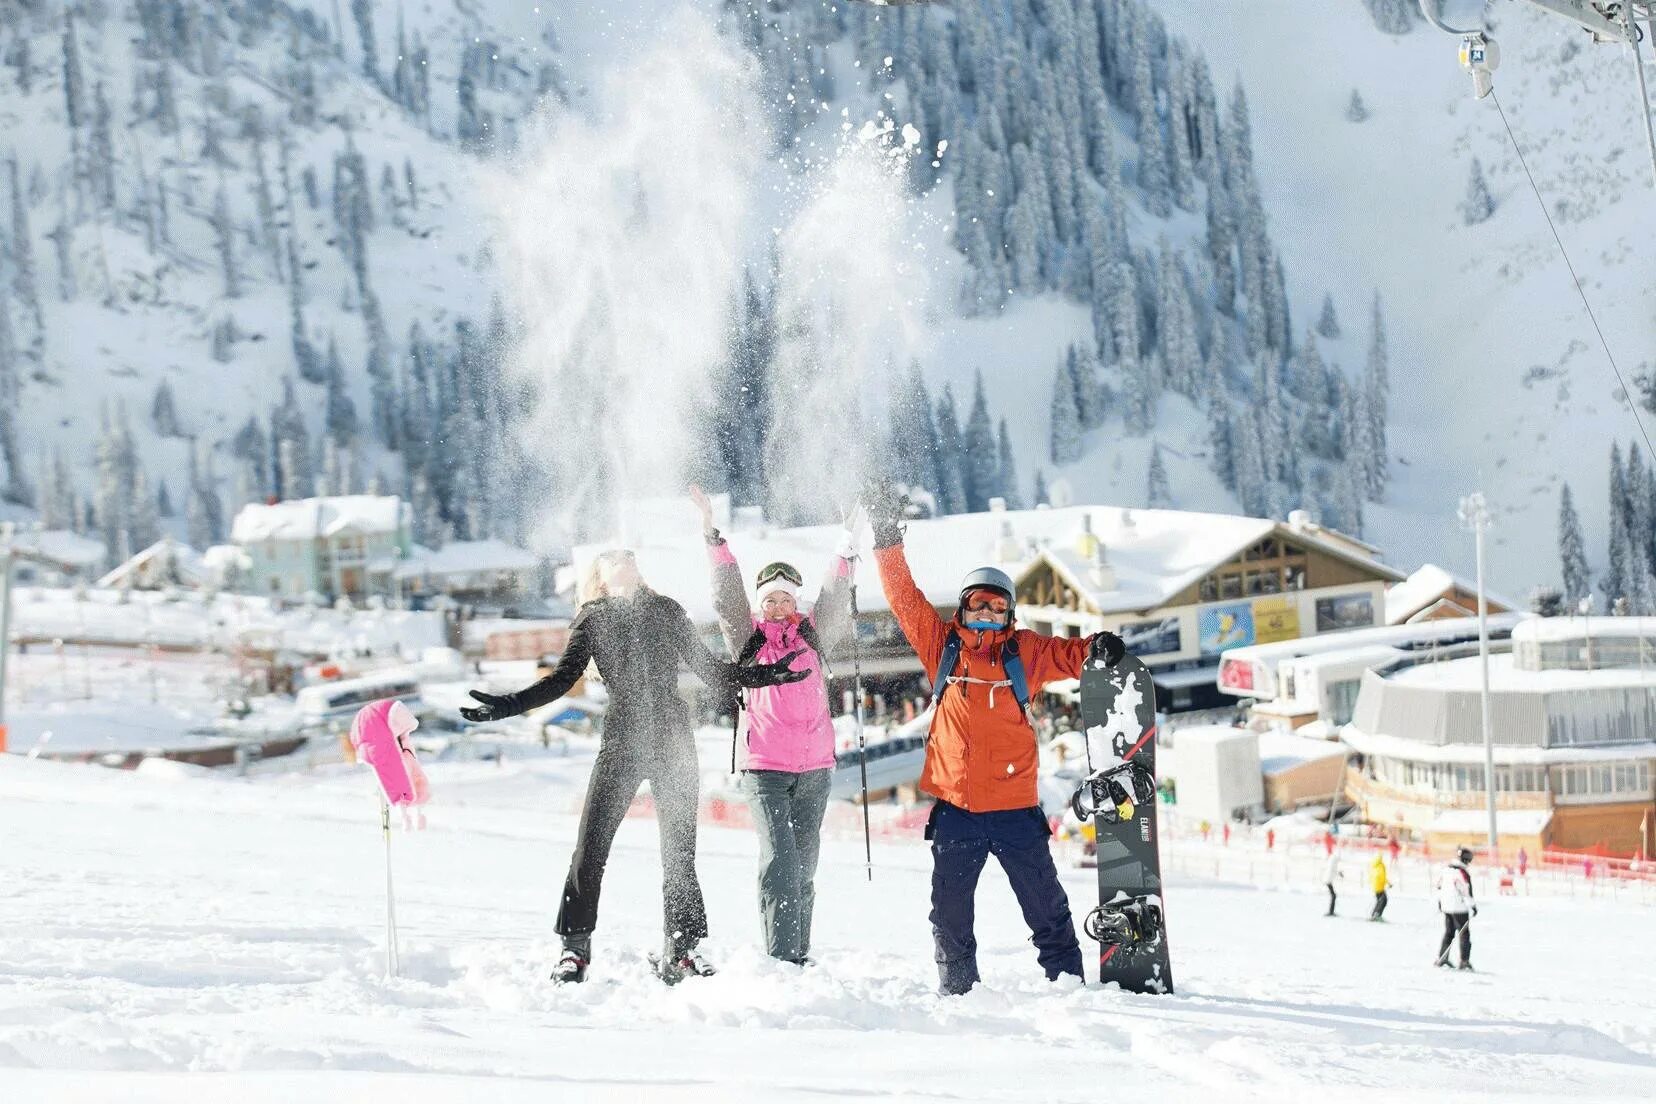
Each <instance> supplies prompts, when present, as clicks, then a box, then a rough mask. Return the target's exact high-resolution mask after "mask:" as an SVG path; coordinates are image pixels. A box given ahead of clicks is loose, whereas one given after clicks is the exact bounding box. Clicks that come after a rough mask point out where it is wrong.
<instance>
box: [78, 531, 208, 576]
mask: <svg viewBox="0 0 1656 1104" xmlns="http://www.w3.org/2000/svg"><path fill="white" fill-rule="evenodd" d="M169 559H170V560H171V564H170V568H171V570H173V571H176V572H177V573H178V576H179V579H180V581H182V582H186V583H200V582H203V581H204V580H205V579H206V578H207V574H208V571H207V565H206V563H205V561H204V560H203V559H202V556H201V553H199V552H197V551H196V550H195V549H194V548H191V547H190V546H189V545H187V544H185V543H184V542H183V541H178V540H174V539H173V538H172V537H162V538H161V539H160V540H158V541H156V542H155V543H154V544H152V545H150V546H149V547H148V548H146V549H144V550H143V551H141V552H139V553H137V554H136V555H134V556H132V557H131V558H130V559H128V560H127V561H126V562H125V563H122V564H120V565H119V566H118V567H116V568H115V569H114V570H113V571H111V572H109V573H108V574H106V575H105V576H104V577H103V578H101V579H99V580H98V582H97V585H98V586H101V587H119V586H125V585H127V584H129V583H135V582H138V581H139V580H140V579H141V577H142V575H143V573H144V572H145V571H146V570H148V569H150V568H151V567H152V566H153V567H157V568H159V567H161V566H163V565H164V564H166V563H167V561H168V560H169Z"/></svg>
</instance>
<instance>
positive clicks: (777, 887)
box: [690, 484, 855, 965]
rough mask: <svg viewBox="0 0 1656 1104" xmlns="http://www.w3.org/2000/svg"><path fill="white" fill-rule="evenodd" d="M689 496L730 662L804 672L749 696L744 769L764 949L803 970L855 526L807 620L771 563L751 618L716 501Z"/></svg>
mask: <svg viewBox="0 0 1656 1104" xmlns="http://www.w3.org/2000/svg"><path fill="white" fill-rule="evenodd" d="M690 498H691V500H692V501H693V502H695V504H696V509H697V510H699V511H700V512H701V519H702V534H703V536H704V537H705V538H706V540H707V553H708V558H709V560H710V561H711V566H712V571H713V602H714V607H715V610H716V612H717V613H718V617H719V628H720V629H721V630H722V631H723V633H724V638H725V643H726V644H727V645H728V646H729V648H730V654H731V655H733V656H736V657H738V658H737V660H736V662H737V663H738V664H747V663H750V662H752V661H754V660H758V661H759V662H762V663H764V662H773V661H776V660H780V659H781V658H782V657H783V656H786V655H796V656H798V657H799V658H798V659H797V660H796V661H795V664H796V665H797V666H798V668H799V669H800V670H802V671H805V672H806V677H805V678H804V679H802V680H801V681H799V682H792V683H788V684H786V685H782V686H772V687H763V688H759V689H755V690H753V691H752V692H751V693H749V694H748V695H747V703H746V709H745V710H744V713H745V715H746V717H747V757H746V762H745V764H744V765H743V769H742V789H743V791H744V792H745V793H746V794H747V797H748V803H749V807H750V808H751V809H752V810H753V824H754V827H755V828H756V829H757V830H758V833H759V918H760V922H761V924H762V925H763V926H764V930H765V951H766V953H768V954H769V955H770V956H771V957H772V958H778V959H781V960H783V961H785V962H793V963H796V964H799V965H804V964H805V962H806V960H807V956H808V954H809V952H810V949H811V913H812V909H813V906H814V905H815V903H816V888H815V879H816V869H817V858H818V856H819V855H820V854H821V850H822V816H823V813H824V811H825V810H826V809H827V808H828V792H829V789H830V788H831V786H832V783H833V778H834V726H833V723H832V721H831V720H830V719H829V715H828V690H827V684H826V683H825V682H824V681H823V675H822V672H823V670H824V669H825V656H826V654H827V653H828V652H829V651H830V650H832V649H833V647H834V646H835V645H836V644H837V643H838V642H839V641H840V640H842V639H843V638H844V637H845V635H846V633H847V631H848V630H849V629H850V627H851V604H850V601H849V590H850V585H849V584H850V580H851V562H850V561H851V556H852V555H853V554H854V553H855V544H854V543H853V538H852V527H851V526H849V525H848V527H847V528H846V530H845V531H844V532H843V534H842V535H841V537H840V544H839V548H838V549H837V551H836V554H835V557H834V562H833V565H832V566H831V567H830V568H829V570H828V579H827V581H826V582H824V583H823V584H822V590H821V591H820V593H819V594H818V595H817V601H816V604H815V606H813V607H812V609H811V612H810V613H809V614H802V613H800V612H799V603H798V599H799V587H800V585H801V583H802V582H803V578H802V577H801V575H800V573H799V571H798V570H797V569H796V568H795V567H793V566H792V565H791V564H786V563H773V564H768V565H766V566H765V567H764V568H763V569H761V570H760V572H759V575H758V577H757V578H756V580H755V590H754V600H755V601H756V602H758V604H759V611H760V613H759V616H755V615H754V612H753V607H752V606H751V605H749V603H748V596H747V588H746V587H745V586H743V584H742V573H741V569H740V568H739V567H737V566H736V557H735V556H734V555H733V554H732V553H731V551H730V545H728V544H726V543H725V540H724V538H723V537H721V536H720V535H719V531H718V529H716V528H714V526H713V505H712V503H710V502H709V501H708V499H707V495H706V494H704V493H703V492H702V489H701V488H700V487H698V486H695V485H694V484H692V485H691V487H690ZM732 758H733V759H734V751H733V753H732Z"/></svg>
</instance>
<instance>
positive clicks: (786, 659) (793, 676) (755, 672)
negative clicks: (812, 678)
mask: <svg viewBox="0 0 1656 1104" xmlns="http://www.w3.org/2000/svg"><path fill="white" fill-rule="evenodd" d="M800 650H801V651H803V650H804V649H800ZM797 655H799V652H797V651H795V652H789V653H788V654H787V655H785V656H783V657H782V658H781V659H779V660H777V661H776V662H775V663H755V664H753V665H752V666H749V667H737V666H734V665H733V666H732V668H731V679H732V680H733V681H734V682H735V683H736V685H737V686H740V687H743V688H744V689H747V690H752V689H754V688H755V687H759V686H781V685H783V684H784V683H789V682H798V681H799V680H800V679H802V678H804V677H805V676H807V675H809V674H810V673H811V672H810V670H809V669H807V670H804V671H791V670H789V669H788V664H790V663H792V662H793V661H794V657H795V656H797Z"/></svg>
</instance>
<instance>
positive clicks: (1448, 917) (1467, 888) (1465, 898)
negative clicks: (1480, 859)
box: [1437, 847, 1478, 970]
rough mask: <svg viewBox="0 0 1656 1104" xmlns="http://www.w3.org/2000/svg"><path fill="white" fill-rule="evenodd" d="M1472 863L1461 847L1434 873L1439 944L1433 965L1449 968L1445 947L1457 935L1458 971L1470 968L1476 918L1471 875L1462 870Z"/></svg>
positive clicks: (1468, 849) (1476, 910)
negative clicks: (1440, 919)
mask: <svg viewBox="0 0 1656 1104" xmlns="http://www.w3.org/2000/svg"><path fill="white" fill-rule="evenodd" d="M1471 861H1472V851H1471V849H1470V848H1466V847H1463V848H1461V849H1460V851H1459V853H1458V854H1457V855H1456V856H1455V861H1454V862H1452V863H1449V864H1447V865H1445V866H1444V868H1443V869H1442V870H1441V871H1439V872H1438V879H1437V904H1438V911H1439V912H1441V913H1443V943H1442V945H1441V946H1439V947H1438V956H1437V964H1438V965H1439V966H1447V965H1449V948H1450V947H1452V946H1453V945H1454V943H1455V937H1456V936H1457V935H1458V936H1460V968H1461V969H1462V970H1470V969H1471V968H1472V928H1471V926H1470V925H1471V920H1472V917H1474V916H1476V915H1478V906H1477V903H1476V902H1475V901H1474V900H1473V897H1472V875H1471V873H1469V872H1468V871H1467V869H1466V867H1467V864H1468V863H1470V862H1471Z"/></svg>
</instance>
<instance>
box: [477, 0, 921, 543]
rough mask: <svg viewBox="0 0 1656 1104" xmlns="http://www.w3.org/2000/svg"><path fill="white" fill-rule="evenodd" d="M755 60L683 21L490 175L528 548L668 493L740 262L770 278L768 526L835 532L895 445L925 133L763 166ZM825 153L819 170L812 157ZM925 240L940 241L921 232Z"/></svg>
mask: <svg viewBox="0 0 1656 1104" xmlns="http://www.w3.org/2000/svg"><path fill="white" fill-rule="evenodd" d="M763 84H764V82H763V81H762V79H761V76H760V73H759V67H758V64H757V62H756V61H755V60H754V59H753V57H752V56H751V55H750V54H748V53H747V52H746V51H745V50H744V49H743V48H742V47H741V46H740V44H739V43H738V42H736V41H735V39H734V38H731V37H728V36H721V35H720V34H719V33H718V31H717V29H716V27H715V25H714V23H713V22H712V21H711V20H710V19H709V18H708V17H707V16H705V15H702V14H699V13H696V12H694V11H691V10H688V9H686V10H681V11H680V12H678V13H677V14H675V15H674V16H672V17H671V18H669V19H667V20H666V21H665V23H664V24H663V26H662V28H661V30H660V32H659V35H658V37H656V38H655V39H653V40H652V41H650V42H648V43H644V44H641V45H640V47H639V48H638V49H637V50H636V51H635V52H633V53H632V54H630V55H628V56H626V57H623V58H621V59H619V60H618V61H616V62H615V63H614V64H613V66H612V68H611V69H610V70H609V72H608V73H607V74H606V75H605V77H604V79H603V80H602V81H601V82H600V87H599V89H598V90H597V92H596V93H595V96H594V102H593V104H592V105H591V108H590V109H589V110H588V111H586V112H585V113H578V112H575V111H567V110H566V111H562V112H559V113H557V114H556V115H554V116H552V117H550V118H548V119H547V120H545V122H544V132H543V134H542V135H541V137H540V139H539V141H537V142H534V143H532V144H531V146H530V149H531V152H530V153H529V154H527V155H526V156H525V158H524V159H523V161H522V163H521V164H520V165H519V166H518V167H517V168H516V170H515V171H514V172H513V173H512V174H511V175H509V176H504V175H503V176H502V177H500V178H499V179H497V180H496V181H495V182H494V187H493V191H494V197H495V202H496V206H497V208H498V209H499V211H500V212H501V220H502V223H503V225H502V234H501V238H502V255H501V262H502V265H503V275H504V278H505V281H506V283H507V285H508V286H509V288H510V289H511V294H513V295H514V297H515V306H516V308H517V312H518V314H519V315H520V317H521V318H522V319H523V325H524V330H523V340H522V342H521V343H520V345H519V351H518V353H517V356H516V358H515V361H514V364H513V366H512V369H511V370H512V372H513V373H514V374H515V376H516V377H517V378H518V379H520V380H521V381H523V382H525V383H527V384H529V385H530V386H531V387H532V388H533V391H534V394H535V396H536V399H535V406H534V410H533V413H532V414H531V416H530V417H529V418H528V419H527V433H528V435H529V436H528V441H527V445H528V447H529V448H530V449H531V450H532V451H533V452H534V453H535V454H536V455H537V456H538V457H539V458H541V459H542V460H543V462H545V463H546V464H547V466H548V467H549V468H550V469H551V472H552V481H551V486H550V487H549V488H548V501H547V502H546V503H545V505H546V507H547V509H546V510H545V511H544V512H543V516H542V520H541V524H540V525H539V526H538V530H539V537H540V539H541V540H542V541H543V542H548V543H561V542H563V541H567V540H571V539H573V540H590V539H604V538H608V537H613V536H617V535H619V536H621V537H622V539H626V540H632V539H636V538H637V537H638V536H639V535H638V534H629V533H620V532H618V528H617V524H618V518H619V516H620V513H621V511H620V510H619V509H618V507H619V506H620V505H621V504H622V503H624V502H627V501H631V500H637V499H642V498H648V497H653V496H662V495H665V496H677V495H682V494H683V491H684V487H685V484H686V483H687V482H688V480H689V479H690V478H692V477H695V476H697V475H699V474H700V473H699V472H698V471H697V470H696V468H695V460H696V453H697V449H698V446H699V445H700V444H702V443H703V441H704V440H705V436H706V434H707V433H708V432H709V427H710V425H712V424H716V423H717V420H718V419H719V418H720V417H725V416H731V417H735V416H739V415H737V414H736V413H735V412H725V411H720V410H713V409H710V407H709V405H708V404H709V402H710V400H711V399H712V398H713V395H714V387H713V382H714V379H715V377H716V376H717V373H718V370H719V369H720V367H721V365H722V364H723V363H725V361H726V359H727V358H728V357H729V355H730V343H731V337H732V334H731V333H730V331H729V322H730V318H731V307H732V304H733V302H734V300H735V298H736V295H737V293H738V291H739V289H740V287H741V283H742V276H743V272H744V270H745V269H747V268H749V267H750V266H751V267H754V268H757V269H759V270H761V271H762V270H764V269H765V267H766V265H767V262H768V263H769V264H770V265H772V266H774V267H773V268H772V271H774V273H775V280H776V287H775V289H774V292H773V294H774V296H775V303H776V324H777V334H776V338H777V340H776V349H775V360H774V362H773V364H772V366H771V369H772V371H771V380H770V388H771V396H770V397H771V402H770V404H769V405H770V408H771V409H770V419H771V424H770V425H769V427H768V430H769V432H768V439H769V442H770V444H769V447H768V448H767V449H766V455H765V464H766V471H765V477H766V482H767V483H768V484H769V487H770V501H768V502H767V503H766V507H767V512H768V513H769V514H770V516H771V517H772V520H774V521H778V522H784V523H786V522H798V521H808V520H827V519H829V518H830V517H835V516H837V511H838V509H840V508H843V507H845V506H847V505H848V504H849V502H850V499H851V498H852V497H853V496H854V493H855V489H856V487H857V485H858V482H859V480H860V477H861V475H862V474H863V473H864V472H865V471H867V470H870V469H871V467H872V465H871V464H870V463H869V461H870V460H871V459H872V458H873V457H874V456H876V455H877V454H878V451H879V445H880V443H881V442H883V441H884V439H885V437H886V435H887V430H888V426H887V417H886V415H885V404H886V393H887V381H888V377H890V376H891V375H892V374H893V373H894V372H895V371H898V370H902V369H905V368H906V366H907V364H908V363H909V361H910V359H911V358H913V357H915V356H918V355H921V354H922V353H923V350H924V348H925V347H926V345H927V333H926V326H925V324H924V318H925V300H926V293H927V289H928V286H929V283H930V280H929V276H928V273H927V264H926V257H925V252H924V248H923V246H922V245H921V244H920V240H919V238H918V236H917V235H916V234H915V233H914V232H913V227H912V224H913V223H914V222H915V221H916V219H915V207H914V205H913V204H911V203H910V202H909V200H908V199H907V196H906V192H905V185H904V178H905V174H906V173H907V171H908V168H909V160H910V158H911V157H912V156H913V155H914V154H915V152H916V150H917V149H918V144H919V140H920V135H919V134H918V132H916V131H915V130H914V129H913V128H912V127H901V128H900V127H899V126H898V125H897V124H896V123H895V122H893V121H892V120H891V119H890V118H889V117H887V116H885V115H884V114H881V115H880V116H878V118H877V120H876V121H875V122H871V123H868V124H863V125H860V126H859V125H858V124H857V123H855V122H853V121H851V120H850V117H849V115H845V114H839V113H837V114H836V115H835V116H833V117H831V120H830V119H826V118H825V119H824V120H823V121H822V123H821V124H820V125H819V126H818V127H817V128H815V129H814V131H813V133H812V135H811V136H810V137H809V138H808V139H806V143H805V144H806V147H807V148H806V149H795V150H793V151H791V155H790V162H791V164H792V165H793V166H794V168H793V169H792V170H791V171H790V170H789V169H788V168H786V167H783V166H781V165H779V164H778V163H777V162H775V161H769V160H767V153H768V151H772V150H773V149H774V143H773V140H772V137H771V134H770V132H769V128H768V127H767V124H766V117H767V111H766V105H765V104H764V103H763V101H762V99H761V92H760V89H761V87H762V86H763ZM819 143H821V144H824V145H826V146H827V147H828V148H827V151H826V153H825V154H824V155H822V156H820V157H818V156H812V155H811V153H810V149H811V148H814V147H816V146H817V145H818V144H819ZM932 236H933V237H939V235H936V234H934V235H932Z"/></svg>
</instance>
